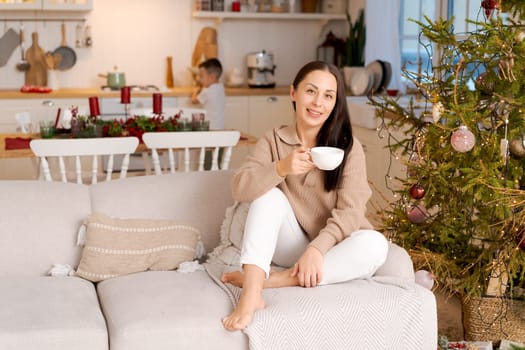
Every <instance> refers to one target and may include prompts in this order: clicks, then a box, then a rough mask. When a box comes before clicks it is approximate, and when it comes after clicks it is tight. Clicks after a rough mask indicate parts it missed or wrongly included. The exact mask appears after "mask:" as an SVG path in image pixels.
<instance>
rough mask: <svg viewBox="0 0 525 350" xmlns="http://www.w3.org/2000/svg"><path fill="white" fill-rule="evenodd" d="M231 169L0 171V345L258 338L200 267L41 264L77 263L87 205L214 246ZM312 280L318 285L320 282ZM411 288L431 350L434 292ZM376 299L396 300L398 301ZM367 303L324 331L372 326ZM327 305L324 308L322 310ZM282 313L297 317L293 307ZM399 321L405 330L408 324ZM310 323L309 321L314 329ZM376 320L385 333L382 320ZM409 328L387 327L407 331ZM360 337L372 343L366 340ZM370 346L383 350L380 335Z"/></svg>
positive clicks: (128, 346)
mask: <svg viewBox="0 0 525 350" xmlns="http://www.w3.org/2000/svg"><path fill="white" fill-rule="evenodd" d="M231 174H232V173H231V171H218V172H200V173H177V174H170V175H162V176H144V177H132V178H127V179H122V180H114V181H109V182H102V183H99V184H96V185H91V186H88V185H78V184H71V183H67V184H64V183H59V182H41V181H31V180H28V181H0V348H1V349H24V350H25V349H39V350H47V349H50V350H51V349H53V350H61V349H64V350H65V349H67V350H72V349H74V350H83V349H86V350H88V349H89V350H103V349H112V350H134V349H137V350H138V349H141V350H143V349H156V350H162V349H170V350H173V349H228V350H234V349H248V348H250V347H252V348H255V346H251V345H253V344H252V342H251V341H250V340H249V337H248V336H247V335H246V333H243V332H228V331H225V330H224V329H223V327H222V325H221V322H220V320H221V318H222V317H224V316H225V315H227V314H228V313H229V312H230V311H231V309H232V303H231V301H230V300H231V299H230V298H229V297H228V296H227V295H226V293H225V291H224V289H223V288H221V287H220V286H219V285H218V284H217V283H215V282H214V281H213V279H212V278H210V276H209V274H208V273H207V272H206V271H205V270H198V271H195V272H191V273H180V272H177V271H147V272H139V273H133V274H129V275H125V276H120V277H115V278H109V279H107V280H104V281H102V282H98V283H92V282H89V281H87V280H84V279H82V278H80V277H76V276H69V277H56V276H55V277H52V276H49V275H48V272H49V270H50V269H51V267H52V266H53V265H54V264H69V265H70V266H72V267H76V266H77V265H78V263H79V259H80V256H81V251H82V247H81V246H78V245H77V232H78V229H79V227H80V226H81V224H82V223H83V221H84V220H85V218H86V217H87V216H88V215H89V214H91V213H93V212H101V213H105V214H107V215H110V216H114V217H120V218H155V219H173V220H183V221H184V222H187V223H190V224H192V225H194V226H195V227H196V228H198V229H199V230H200V232H201V235H202V239H203V242H204V245H205V248H206V250H207V251H208V252H210V251H212V249H213V248H214V247H216V246H217V245H218V244H219V241H220V237H219V231H220V228H221V223H222V222H223V219H224V215H225V211H226V209H227V208H228V207H229V206H231V205H232V204H233V200H232V198H231V194H230V177H231ZM407 257H408V255H407V254H406V252H405V251H404V250H401V249H399V248H398V249H397V250H396V251H394V252H393V254H392V256H389V259H388V260H387V263H385V266H383V267H382V268H381V269H382V272H383V273H384V274H388V273H393V274H400V275H401V276H400V278H401V279H405V280H411V281H409V282H410V283H412V284H413V282H412V281H413V269H412V266H411V262H410V260H409V259H408V258H407ZM403 274H404V276H403ZM352 283H353V282H347V283H346V284H343V285H341V284H339V285H337V286H325V287H323V288H325V289H324V291H330V288H343V287H344V288H348V290H351V289H352V288H353V287H352V286H354V287H355V286H357V285H358V284H355V283H354V284H352ZM359 288H374V284H371V283H369V284H368V285H365V287H363V285H362V284H361V287H359ZM392 288H398V287H395V286H392ZM314 289H317V290H318V291H320V292H322V291H323V289H320V287H318V288H314ZM334 290H335V289H334ZM310 291H311V290H310ZM305 292H309V291H308V290H307V289H304V288H295V289H289V288H288V289H287V288H283V289H280V290H274V291H273V292H272V293H274V295H273V297H275V296H276V295H277V296H280V297H281V298H288V299H285V301H286V304H288V305H293V304H294V303H299V302H300V296H301V293H305ZM364 292H365V294H366V291H364ZM279 293H281V294H279ZM411 293H413V295H414V302H417V303H418V310H421V312H420V313H418V314H417V315H415V317H416V318H417V322H420V323H421V324H422V325H423V328H422V330H421V331H422V332H423V333H422V334H420V335H419V336H420V337H421V338H422V339H423V342H422V343H421V344H420V345H418V346H419V349H428V350H435V349H436V347H437V316H436V315H437V313H436V304H435V299H434V295H433V294H432V293H431V292H430V291H428V290H426V289H424V288H422V287H420V286H418V285H415V284H413V290H412V291H411ZM416 299H417V300H416ZM385 302H386V305H389V304H392V305H394V304H396V303H397V302H398V300H386V301H385ZM269 306H270V305H268V307H269ZM376 307H377V305H375V304H374V305H370V306H369V305H368V304H367V303H366V302H363V303H361V304H360V309H361V316H360V317H362V322H359V323H361V324H360V325H347V324H345V322H344V320H343V322H342V324H341V329H340V330H336V332H335V333H332V334H331V335H329V337H333V336H337V334H338V333H341V334H342V333H345V334H346V336H348V337H349V338H350V339H358V338H359V337H361V336H363V334H365V333H364V332H363V331H362V330H360V329H359V328H358V327H367V329H371V328H373V327H374V324H373V322H370V320H368V319H367V311H366V310H367V309H369V310H370V311H372V309H373V308H376ZM363 310H364V312H363ZM374 311H377V310H374ZM324 312H327V313H328V314H329V313H330V310H324ZM379 312H380V311H379ZM288 316H289V317H290V320H293V319H294V315H292V314H290V315H286V317H287V318H288ZM314 318H316V317H314ZM384 318H385V319H388V320H390V319H391V320H392V321H386V322H391V323H392V325H393V323H395V322H400V321H399V319H400V318H399V317H398V315H384ZM405 326H406V327H405V328H404V329H405V330H407V332H408V333H410V331H409V330H410V329H411V327H412V325H410V324H407V325H405ZM315 327H316V325H315V324H313V325H312V329H314V330H315ZM356 327H357V328H356ZM387 328H388V327H387ZM392 328H394V327H392ZM373 331H374V332H378V333H380V332H383V333H385V334H388V332H389V329H381V330H373ZM354 333H355V334H354ZM248 334H249V332H248ZM315 336H316V337H317V338H319V337H321V338H322V337H327V335H322V334H317V335H315ZM413 336H414V335H410V334H408V335H407V334H398V335H392V337H397V338H400V337H405V338H407V339H409V338H411V337H413ZM250 337H251V335H250ZM387 339H390V338H388V337H387ZM392 339H393V338H392ZM363 344H364V343H363ZM366 344H375V343H374V342H373V341H368V342H366ZM288 346H289V345H288ZM288 346H287V348H288V349H289V348H290V347H288ZM283 348H284V347H283ZM376 348H377V349H379V348H384V349H391V347H388V346H386V347H374V349H376ZM369 349H372V348H371V347H369Z"/></svg>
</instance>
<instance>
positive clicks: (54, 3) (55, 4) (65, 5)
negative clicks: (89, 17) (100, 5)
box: [42, 0, 93, 11]
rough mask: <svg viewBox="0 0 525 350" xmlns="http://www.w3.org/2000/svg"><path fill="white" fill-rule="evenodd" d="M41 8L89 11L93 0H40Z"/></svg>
mask: <svg viewBox="0 0 525 350" xmlns="http://www.w3.org/2000/svg"><path fill="white" fill-rule="evenodd" d="M42 9H43V10H53V11H90V10H92V9H93V0H42Z"/></svg>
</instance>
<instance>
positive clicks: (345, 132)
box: [292, 61, 354, 192]
mask: <svg viewBox="0 0 525 350" xmlns="http://www.w3.org/2000/svg"><path fill="white" fill-rule="evenodd" d="M316 70H322V71H325V72H330V73H331V74H332V75H333V76H334V77H335V80H336V81H337V97H336V101H335V106H334V109H333V110H332V113H330V116H329V117H328V119H327V120H326V121H325V122H324V124H323V126H322V127H321V130H319V134H318V135H317V146H331V147H337V148H341V149H344V151H345V156H344V158H343V162H342V163H341V165H340V166H338V167H337V168H335V169H334V170H330V171H325V180H324V188H325V191H327V192H328V191H332V190H335V189H336V188H338V187H339V185H340V183H341V181H342V173H343V169H344V167H345V163H346V156H347V155H348V153H350V151H351V150H352V146H353V144H354V138H353V136H352V125H351V124H350V114H349V113H348V106H347V104H346V87H345V82H344V78H343V75H342V74H341V71H340V70H339V68H337V67H336V66H334V65H333V64H330V63H326V62H322V61H313V62H309V63H307V64H305V65H304V66H303V67H302V68H301V69H300V70H299V72H297V75H296V76H295V79H294V81H293V83H292V84H293V87H294V89H297V87H298V85H299V83H300V82H302V81H303V80H304V78H305V77H306V76H307V75H308V74H309V73H310V72H312V71H316ZM293 107H294V110H295V102H294V103H293Z"/></svg>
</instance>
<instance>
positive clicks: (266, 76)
mask: <svg viewBox="0 0 525 350" xmlns="http://www.w3.org/2000/svg"><path fill="white" fill-rule="evenodd" d="M246 66H247V68H248V86H249V87H253V88H272V87H274V86H275V74H274V73H275V68H276V67H275V65H274V64H273V54H272V53H270V52H266V51H265V50H262V51H259V52H252V53H249V54H248V55H247V56H246Z"/></svg>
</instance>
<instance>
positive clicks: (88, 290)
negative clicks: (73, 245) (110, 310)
mask: <svg viewBox="0 0 525 350" xmlns="http://www.w3.org/2000/svg"><path fill="white" fill-rule="evenodd" d="M0 310H2V311H1V312H0V344H2V345H1V346H0V348H2V349H39V350H47V349H49V350H51V349H52V350H71V349H75V350H83V349H86V350H93V349H97V350H103V349H108V338H107V330H106V324H105V320H104V316H103V315H102V312H101V310H100V305H99V303H98V299H97V295H96V291H95V287H94V285H93V283H91V282H88V281H85V280H83V279H81V278H78V277H20V276H17V277H2V278H0Z"/></svg>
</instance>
